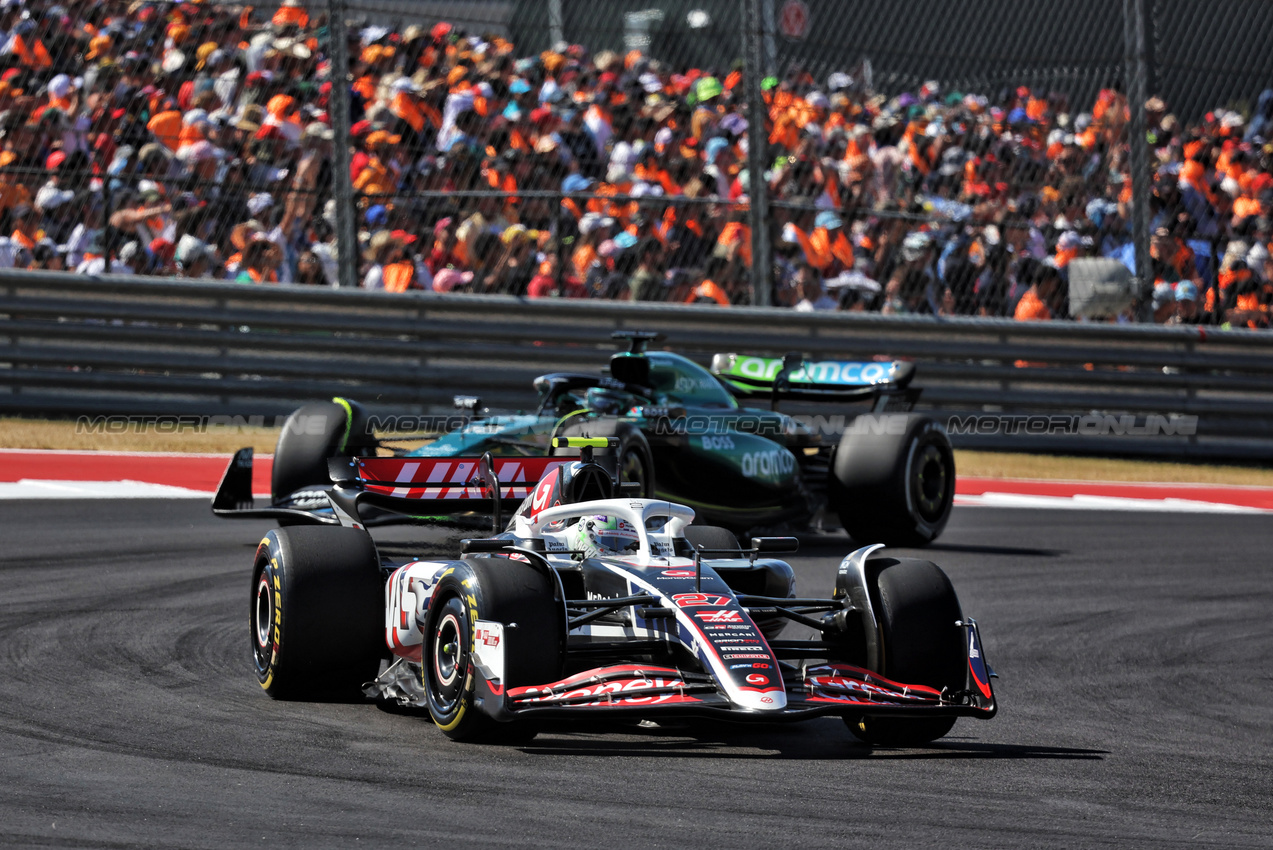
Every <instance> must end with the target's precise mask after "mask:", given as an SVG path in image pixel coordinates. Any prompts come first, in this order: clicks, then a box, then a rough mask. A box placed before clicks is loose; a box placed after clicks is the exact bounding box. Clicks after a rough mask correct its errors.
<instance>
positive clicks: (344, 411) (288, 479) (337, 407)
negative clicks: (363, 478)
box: [270, 399, 376, 524]
mask: <svg viewBox="0 0 1273 850" xmlns="http://www.w3.org/2000/svg"><path fill="white" fill-rule="evenodd" d="M341 401H343V402H344V403H343V404H342V403H340V402H336V401H325V402H320V403H317V404H307V405H305V406H304V407H301V408H298V409H297V410H295V411H293V412H292V415H291V416H289V417H287V422H286V423H284V425H283V433H282V434H281V435H280V436H279V438H278V446H277V447H276V448H275V450H274V471H273V474H272V478H271V482H270V495H271V496H272V497H273V499H274V502H275V503H276V504H277V503H278V502H280V501H282V500H283V499H285V498H287V497H288V496H290V495H292V494H293V493H295V492H296V491H297V490H301V489H303V488H306V487H316V486H317V487H323V488H326V487H327V486H328V485H330V483H331V477H330V476H329V475H328V472H327V459H328V458H332V457H338V456H347V457H370V456H372V455H374V454H375V451H376V441H375V437H374V435H373V434H372V433H371V431H370V429H369V427H368V420H367V415H366V413H365V412H364V411H363V409H362V407H361V406H360V405H359V404H358V403H357V402H353V401H348V400H346V399H342V400H341ZM280 524H286V523H280Z"/></svg>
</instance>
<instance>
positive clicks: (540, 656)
mask: <svg viewBox="0 0 1273 850" xmlns="http://www.w3.org/2000/svg"><path fill="white" fill-rule="evenodd" d="M559 439H560V440H561V444H564V445H566V446H567V447H569V448H573V449H577V450H579V455H578V457H577V458H568V459H565V458H551V457H548V458H525V459H522V460H521V461H519V463H522V464H525V467H524V468H521V469H520V470H519V473H520V475H519V476H518V477H524V478H526V479H528V480H529V481H531V482H533V483H522V484H507V483H502V482H501V481H500V480H499V477H498V476H497V475H496V474H495V467H494V466H493V464H492V459H491V457H490V456H489V455H487V456H483V457H481V458H436V459H422V458H412V459H403V458H338V459H333V460H332V461H331V464H330V474H331V478H332V481H333V484H332V486H331V487H330V489H329V490H328V491H327V493H326V496H327V498H328V500H329V502H330V506H331V509H332V512H333V514H334V515H335V516H336V517H338V518H339V520H340V525H339V526H336V525H305V526H295V527H287V528H280V529H275V530H272V531H270V532H269V533H268V534H267V535H266V536H265V539H264V540H262V541H261V543H260V546H259V548H258V549H257V552H256V558H255V562H254V566H253V571H252V583H251V585H252V590H251V612H250V626H251V628H250V641H251V647H252V658H253V663H254V669H255V673H256V676H257V679H258V681H259V682H260V684H261V686H262V687H263V688H264V689H265V690H266V692H268V693H269V694H270V695H271V696H273V697H276V698H319V697H326V696H332V695H338V696H348V695H353V694H357V693H358V692H359V691H360V690H361V692H362V693H363V694H365V695H366V696H368V697H372V698H376V699H380V700H387V701H392V702H395V703H399V704H401V705H402V706H408V707H412V708H416V709H422V710H426V711H427V712H428V714H429V715H430V716H431V717H432V719H433V721H434V722H435V723H436V724H437V726H438V727H439V728H440V729H441V730H442V731H443V732H444V733H446V734H447V735H448V736H450V737H452V738H454V739H457V740H465V741H477V740H486V741H504V742H514V741H524V740H527V739H529V738H530V737H533V736H534V734H536V731H537V727H538V721H541V720H544V719H549V718H572V717H582V716H588V717H594V718H616V719H618V718H623V719H626V720H635V719H652V720H655V721H657V720H659V719H661V718H671V717H687V716H688V717H699V718H716V719H719V720H723V721H724V720H727V721H756V722H773V721H793V720H802V719H806V718H812V717H817V716H822V715H835V716H838V717H841V718H843V719H844V721H845V722H846V724H847V725H848V728H849V730H850V731H851V732H852V734H853V735H855V736H857V737H858V738H860V739H862V740H864V741H867V742H869V743H872V744H876V745H916V744H922V743H924V742H927V741H931V740H933V739H936V738H939V737H941V736H943V735H945V734H946V733H947V732H949V731H950V729H951V727H952V726H953V725H954V724H955V722H956V720H957V718H960V717H974V718H983V719H984V718H990V717H993V716H994V714H995V711H996V703H995V697H994V693H993V691H992V689H991V681H990V678H991V676H992V675H993V673H992V672H991V670H990V667H989V666H988V665H987V663H986V659H985V655H984V652H983V649H982V643H981V637H980V633H979V631H978V627H977V623H976V622H975V621H974V620H973V619H971V618H969V617H966V616H964V614H963V611H962V609H961V607H960V604H959V599H958V598H957V596H956V594H955V591H954V588H953V587H952V586H951V583H950V581H949V579H948V578H947V576H946V574H945V573H944V572H942V570H941V569H940V568H939V567H937V566H936V565H935V564H932V563H930V562H928V561H924V560H916V559H911V558H898V557H893V556H891V555H890V554H889V553H888V552H887V551H885V550H884V548H883V546H881V545H871V546H867V547H865V548H861V549H858V550H857V551H854V552H851V553H850V554H849V555H847V556H846V557H845V558H844V560H843V561H842V562H841V564H840V566H839V570H838V572H837V574H836V579H835V586H834V587H833V588H830V591H831V592H830V594H829V595H827V596H818V595H813V596H807V595H801V594H798V593H797V591H796V582H795V575H794V572H793V570H792V568H791V566H790V565H789V564H788V563H787V562H786V561H783V560H781V559H779V558H777V557H775V556H776V555H778V554H780V553H782V552H794V551H795V549H796V545H797V544H796V541H795V539H794V538H784V537H757V538H752V539H751V540H750V542H749V546H748V548H747V549H741V548H740V546H739V543H738V540H737V538H736V537H735V536H734V535H733V534H732V533H731V532H729V531H727V530H725V529H722V528H719V527H711V526H700V525H694V524H693V522H694V518H695V514H694V510H693V509H692V508H690V507H688V506H686V505H680V504H676V503H674V502H669V501H666V500H662V499H651V498H644V497H640V496H637V495H634V493H635V491H636V490H637V489H638V485H636V484H632V483H627V484H625V483H620V482H616V480H615V477H614V472H613V469H614V465H613V464H610V465H609V467H608V468H607V467H605V466H603V465H602V464H600V463H599V462H598V460H599V459H594V457H593V456H592V453H593V451H595V450H597V449H601V448H602V447H606V448H607V449H610V448H614V447H616V446H617V442H618V441H617V440H616V439H613V438H610V439H597V438H593V439H585V438H559ZM457 463H458V464H461V465H463V467H464V470H463V477H462V478H461V479H460V483H459V484H458V485H457V484H454V483H448V484H444V485H438V484H436V483H430V482H431V481H433V482H436V481H437V480H439V479H441V480H444V481H447V482H452V481H454V480H455V479H454V476H453V475H452V473H453V472H455V469H454V465H455V464H457ZM442 465H445V466H446V469H441V466H442ZM510 472H511V471H510ZM242 473H243V470H242V469H241V468H236V467H235V466H234V465H231V467H230V469H229V470H227V477H233V476H241V475H242ZM234 486H238V485H234ZM463 503H467V504H468V507H470V508H472V509H474V510H477V511H487V512H489V513H491V514H493V515H494V516H495V523H494V526H493V529H494V530H496V531H497V533H494V534H493V535H492V536H490V537H485V538H473V539H466V540H463V541H461V543H460V546H459V549H460V552H459V556H458V557H456V558H453V559H445V560H426V559H411V560H405V561H397V562H395V561H392V560H388V559H385V558H382V557H381V556H380V554H379V553H378V551H377V546H376V543H375V542H374V541H373V539H372V537H371V535H370V534H369V533H368V532H367V530H366V527H365V523H364V521H363V520H362V512H363V511H366V510H368V509H374V510H375V511H378V512H382V513H383V512H386V511H397V512H399V513H402V514H404V515H408V516H410V515H424V514H429V513H430V512H431V511H435V510H437V509H439V506H442V507H449V508H450V509H454V508H455V507H456V506H457V505H459V504H463ZM512 506H516V512H515V513H514V514H513V515H512V517H511V519H510V520H509V521H508V522H507V523H506V524H505V523H504V522H503V520H502V519H501V517H502V514H503V510H504V508H505V507H509V508H511V507H512ZM793 622H794V623H796V624H799V625H800V626H804V627H807V629H811V630H812V631H813V632H814V636H813V637H811V638H806V639H784V638H783V636H782V633H783V631H784V627H786V626H787V625H788V624H790V623H793ZM802 631H805V630H802Z"/></svg>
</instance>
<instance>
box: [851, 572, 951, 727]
mask: <svg viewBox="0 0 1273 850" xmlns="http://www.w3.org/2000/svg"><path fill="white" fill-rule="evenodd" d="M868 568H870V569H878V570H879V572H878V574H877V577H876V579H875V581H874V586H873V587H872V588H871V604H872V606H873V607H874V608H875V613H876V617H877V619H878V620H879V624H880V639H881V647H882V652H881V655H882V656H883V661H882V664H881V667H882V669H881V670H879V671H878V672H879V673H880V674H881V675H883V676H887V677H888V678H890V679H893V680H894V681H897V682H901V683H903V684H910V685H928V686H929V687H933V688H937V689H939V690H940V689H942V688H948V689H950V690H960V689H962V688H963V687H964V684H965V682H966V675H965V672H964V666H965V663H966V656H965V654H964V640H963V631H962V629H961V628H960V627H959V626H956V625H955V623H956V621H959V620H962V619H963V613H962V611H961V610H960V607H959V599H958V597H956V596H955V589H954V588H953V587H951V584H950V579H949V578H947V577H946V574H945V573H944V572H942V570H941V568H940V567H938V566H937V565H936V564H934V563H932V562H930V561H920V560H916V559H914V558H878V559H872V560H871V561H870V562H869V563H868ZM955 720H956V718H954V717H925V718H910V717H871V716H867V717H861V718H853V719H852V720H850V719H848V718H846V719H845V723H846V724H847V725H848V727H849V731H850V732H852V733H853V735H854V736H855V737H857V738H859V739H861V740H863V741H865V742H867V743H868V744H875V745H878V746H887V747H914V746H919V745H921V744H926V743H928V742H929V741H933V740H936V739H937V738H940V737H942V736H943V735H945V734H946V733H948V732H949V731H950V730H951V728H952V727H953V726H954V725H955Z"/></svg>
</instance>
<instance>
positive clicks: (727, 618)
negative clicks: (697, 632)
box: [694, 608, 743, 623]
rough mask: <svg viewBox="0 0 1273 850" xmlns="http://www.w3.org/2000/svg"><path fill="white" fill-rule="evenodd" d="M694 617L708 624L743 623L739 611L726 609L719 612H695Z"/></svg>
mask: <svg viewBox="0 0 1273 850" xmlns="http://www.w3.org/2000/svg"><path fill="white" fill-rule="evenodd" d="M694 616H695V617H698V618H699V619H700V620H704V621H706V622H709V623H741V622H742V621H743V615H742V612H741V611H730V610H729V609H727V608H722V609H720V610H719V611H695V612H694Z"/></svg>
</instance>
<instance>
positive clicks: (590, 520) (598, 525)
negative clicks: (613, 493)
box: [570, 515, 641, 558]
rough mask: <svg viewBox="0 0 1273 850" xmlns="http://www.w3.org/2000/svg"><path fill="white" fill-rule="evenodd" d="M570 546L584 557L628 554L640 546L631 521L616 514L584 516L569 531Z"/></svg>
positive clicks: (639, 540)
mask: <svg viewBox="0 0 1273 850" xmlns="http://www.w3.org/2000/svg"><path fill="white" fill-rule="evenodd" d="M570 548H571V549H573V550H575V551H578V552H583V556H584V557H585V558H597V557H602V558H604V557H607V556H608V557H615V556H622V555H628V554H631V553H633V552H636V551H637V550H638V549H640V548H641V539H640V537H638V536H637V530H636V529H635V528H633V527H632V523H630V522H626V521H625V520H622V519H619V518H618V517H617V516H605V515H596V516H584V517H580V518H579V522H577V523H575V524H574V527H573V528H572V529H571V531H570Z"/></svg>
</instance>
